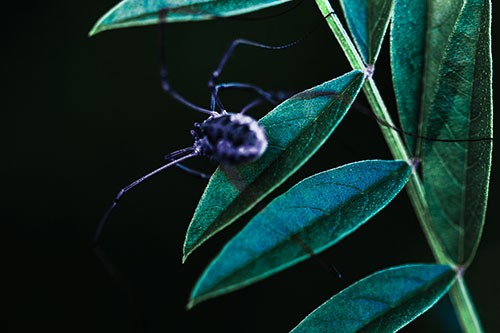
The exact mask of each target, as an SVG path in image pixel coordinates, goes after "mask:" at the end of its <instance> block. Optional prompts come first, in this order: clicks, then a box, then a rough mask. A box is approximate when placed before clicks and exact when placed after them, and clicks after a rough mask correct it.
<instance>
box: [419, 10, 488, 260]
mask: <svg viewBox="0 0 500 333" xmlns="http://www.w3.org/2000/svg"><path fill="white" fill-rule="evenodd" d="M490 27H491V3H490V2H489V1H487V0H469V1H467V2H466V3H465V5H464V8H463V9H462V12H461V14H460V16H459V18H458V21H457V24H456V27H455V29H454V31H453V33H452V35H451V37H450V40H449V43H448V47H447V49H446V52H445V55H444V58H443V61H442V65H441V67H440V70H439V81H438V84H437V89H436V94H435V97H434V99H433V102H432V104H431V106H430V108H429V113H428V117H427V118H426V121H425V122H424V123H423V126H422V131H423V132H422V133H423V135H425V136H427V137H432V138H440V139H450V138H451V139H464V138H491V137H493V108H492V90H491V88H492V86H491V82H492V81H491V80H492V77H491V71H492V69H491V34H490ZM421 147H422V150H421V158H422V161H423V162H422V174H423V182H424V188H425V193H426V198H427V201H428V205H429V209H430V213H431V220H432V223H433V227H434V229H435V232H436V233H437V235H438V237H439V239H440V241H441V243H442V245H443V246H444V248H445V250H446V251H447V254H448V256H449V257H450V259H451V260H452V261H453V262H454V263H456V264H458V265H468V264H469V263H470V262H471V260H472V257H473V256H474V253H475V251H476V248H477V246H478V243H479V240H480V237H481V233H482V229H483V225H484V219H485V214H486V205H487V199H488V187H489V178H490V170H491V156H492V149H493V141H491V140H489V141H478V142H454V143H448V142H436V141H422V143H421Z"/></svg>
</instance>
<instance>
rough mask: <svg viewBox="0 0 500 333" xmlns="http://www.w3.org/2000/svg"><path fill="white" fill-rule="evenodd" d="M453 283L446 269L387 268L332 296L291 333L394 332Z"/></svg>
mask: <svg viewBox="0 0 500 333" xmlns="http://www.w3.org/2000/svg"><path fill="white" fill-rule="evenodd" d="M454 281H455V272H454V271H453V270H452V269H451V267H450V266H446V265H423V264H418V265H405V266H399V267H394V268H389V269H386V270H383V271H380V272H377V273H375V274H373V275H370V276H369V277H367V278H365V279H363V280H361V281H359V282H357V283H355V284H353V285H352V286H350V287H348V288H347V289H344V290H343V291H341V292H340V293H338V294H337V295H335V296H333V297H332V298H330V299H329V300H328V301H326V302H325V303H323V304H322V305H321V306H320V307H318V308H317V309H316V310H314V311H313V312H312V313H311V314H309V315H308V316H307V317H306V318H305V319H304V320H303V321H302V322H301V323H300V324H299V325H298V326H297V327H296V328H294V329H293V330H292V332H294V333H298V332H361V331H362V332H395V331H397V330H399V329H400V328H401V327H403V326H405V325H407V324H408V323H409V322H411V321H412V320H414V319H415V318H416V317H418V316H419V315H421V314H422V313H424V312H425V311H427V310H428V309H429V308H430V307H431V306H433V305H434V304H435V303H436V302H437V301H438V300H439V299H440V298H441V297H442V296H443V295H444V294H445V293H446V292H447V291H448V289H449V288H450V286H451V285H452V283H453V282H454Z"/></svg>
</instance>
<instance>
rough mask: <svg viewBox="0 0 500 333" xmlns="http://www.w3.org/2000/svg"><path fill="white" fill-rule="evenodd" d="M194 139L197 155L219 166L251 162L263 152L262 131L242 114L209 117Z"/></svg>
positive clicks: (264, 138) (195, 133)
mask: <svg viewBox="0 0 500 333" xmlns="http://www.w3.org/2000/svg"><path fill="white" fill-rule="evenodd" d="M194 135H195V146H196V147H197V148H198V149H199V150H200V153H201V155H204V156H207V157H210V158H212V159H214V160H216V161H217V162H219V163H221V164H232V165H236V164H242V163H248V162H252V161H254V160H256V159H257V158H259V157H260V156H261V155H262V154H263V153H264V151H265V150H266V148H267V138H266V134H265V131H264V128H263V127H262V126H260V125H259V123H258V122H257V121H256V120H255V119H253V118H251V117H249V116H245V115H244V114H229V113H226V114H222V115H219V116H212V117H210V118H208V119H207V120H205V121H204V122H203V123H202V124H201V125H198V126H197V130H195V132H194Z"/></svg>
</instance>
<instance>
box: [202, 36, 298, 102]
mask: <svg viewBox="0 0 500 333" xmlns="http://www.w3.org/2000/svg"><path fill="white" fill-rule="evenodd" d="M302 39H303V38H300V39H298V40H296V41H293V42H291V43H288V44H285V45H280V46H270V45H265V44H261V43H256V42H252V41H250V40H246V39H235V40H234V41H233V42H232V43H231V45H230V46H229V47H228V48H227V50H226V52H225V53H224V55H223V56H222V59H221V60H220V62H219V65H218V66H217V68H216V69H215V70H214V71H213V72H212V75H211V76H210V79H209V80H208V87H209V89H210V94H211V97H212V100H213V101H214V103H215V104H216V105H217V106H218V107H219V108H220V109H221V110H224V106H223V105H222V103H221V101H220V99H219V97H218V96H217V88H216V81H217V79H218V78H219V76H220V74H221V72H222V69H223V68H224V66H225V65H226V63H227V61H228V60H229V57H230V56H231V55H232V54H233V52H234V50H235V49H236V47H237V46H238V45H248V46H253V47H258V48H262V49H267V50H281V49H285V48H287V47H290V46H294V45H296V44H297V43H299V42H300V41H302Z"/></svg>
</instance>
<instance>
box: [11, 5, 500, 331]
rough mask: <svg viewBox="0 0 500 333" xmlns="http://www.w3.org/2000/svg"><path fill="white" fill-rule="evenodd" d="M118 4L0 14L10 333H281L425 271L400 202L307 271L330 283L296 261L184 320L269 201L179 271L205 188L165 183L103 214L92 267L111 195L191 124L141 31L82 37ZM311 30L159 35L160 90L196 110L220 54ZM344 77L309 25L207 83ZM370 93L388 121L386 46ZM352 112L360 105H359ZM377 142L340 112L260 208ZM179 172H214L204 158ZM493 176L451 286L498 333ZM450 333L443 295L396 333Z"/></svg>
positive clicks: (236, 24) (453, 327) (322, 33)
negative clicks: (358, 288) (370, 282)
mask: <svg viewBox="0 0 500 333" xmlns="http://www.w3.org/2000/svg"><path fill="white" fill-rule="evenodd" d="M115 3H116V1H115V0H101V1H92V2H89V1H44V2H33V4H31V5H30V6H24V7H23V8H20V9H19V10H12V11H10V12H8V13H6V14H5V16H6V21H5V23H6V24H7V26H6V28H5V29H4V44H5V42H6V44H7V47H6V48H5V50H4V54H6V55H7V57H8V58H7V61H6V62H5V63H4V68H6V71H5V72H6V75H7V76H6V77H4V82H6V83H7V85H8V89H7V93H8V94H7V95H8V96H7V101H8V104H7V109H6V110H4V112H3V119H4V127H6V131H5V133H7V139H6V142H7V146H8V147H7V148H6V151H5V155H4V156H9V155H11V154H10V153H11V151H10V149H11V147H12V146H13V147H14V152H13V154H12V155H13V157H12V158H4V159H3V166H4V167H6V169H7V171H6V172H5V173H4V176H3V178H4V179H3V187H4V188H5V189H6V191H5V192H4V196H5V197H4V202H5V203H6V205H5V208H4V209H2V220H3V223H2V225H3V226H4V228H5V229H6V232H4V233H2V234H3V235H4V241H3V242H2V243H3V245H4V246H5V250H4V251H3V255H4V262H5V263H6V269H4V271H3V275H5V276H6V277H7V278H8V280H7V282H5V283H4V284H3V289H5V293H6V294H7V296H8V297H7V299H5V297H4V302H5V303H6V304H5V305H6V306H7V308H8V309H9V312H7V320H8V325H9V328H10V330H11V331H12V332H23V331H41V330H42V329H50V330H51V331H54V332H57V331H64V332H79V331H82V332H128V331H131V332H135V331H147V332H157V331H163V332H165V331H168V332H195V331H197V330H206V331H210V330H214V331H218V332H240V331H241V332H256V331H259V332H275V331H277V332H284V331H288V330H290V329H292V328H293V327H295V325H296V324H297V323H298V322H299V321H300V320H301V319H302V318H303V317H305V316H306V315H307V314H308V313H309V312H311V311H312V310H313V309H314V308H316V307H317V306H319V305H320V304H321V303H323V302H324V301H325V300H327V299H328V298H329V297H331V296H332V295H333V294H335V293H337V292H338V291H340V290H341V289H343V288H345V287H347V286H348V285H350V284H352V283H354V282H355V281H357V280H359V279H360V278H363V277H365V276H367V275H369V274H371V273H373V272H375V271H377V270H380V269H383V268H386V267H390V266H394V265H400V264H404V263H414V262H432V261H433V258H432V255H431V252H430V250H429V248H428V246H427V243H426V240H425V238H424V235H423V233H422V231H421V230H420V227H419V224H418V222H417V220H416V218H415V217H414V213H413V211H412V207H411V205H410V203H409V200H408V198H407V195H406V193H404V191H403V192H401V194H399V195H398V197H397V198H396V199H395V200H394V201H393V202H392V203H391V204H390V205H389V206H388V207H387V208H385V209H384V210H383V211H382V212H381V213H379V214H378V215H377V216H376V217H374V218H373V219H372V220H371V221H370V222H369V223H367V224H366V225H365V226H363V227H362V228H361V229H359V230H358V231H357V232H356V233H354V234H352V235H350V236H349V237H347V238H346V239H345V240H343V241H342V242H341V243H339V244H338V245H336V246H334V247H332V248H330V249H329V250H327V251H325V252H324V253H323V254H322V255H321V258H322V259H323V260H325V261H326V262H331V263H334V264H335V265H336V266H337V267H338V269H339V270H341V272H342V274H343V278H342V279H338V278H336V277H335V276H334V275H333V274H332V273H330V272H326V271H325V270H323V268H322V267H321V266H320V265H318V264H317V262H315V261H314V260H308V261H307V262H304V263H301V264H299V265H296V266H295V267H293V268H290V269H288V270H286V271H284V272H281V273H279V274H277V275H274V276H273V277H271V278H268V279H267V280H265V281H262V282H259V283H257V284H255V285H252V286H249V287H246V288H244V289H242V290H239V291H236V292H234V293H231V294H228V295H225V296H223V297H220V298H216V299H213V300H209V301H206V302H203V303H201V304H199V305H198V306H196V307H195V308H194V309H192V310H190V311H186V310H185V305H186V303H187V299H188V296H189V293H190V291H191V288H192V286H193V285H194V284H195V282H196V280H197V278H198V277H199V276H200V274H201V272H202V271H203V269H204V268H205V267H206V265H207V264H208V263H209V262H210V260H211V258H213V257H214V256H215V255H216V254H217V253H218V251H219V250H220V249H221V247H222V246H223V244H225V242H227V241H228V240H229V239H230V238H231V237H232V235H234V234H235V233H236V232H237V231H238V230H240V229H241V227H242V226H243V225H244V224H245V223H246V222H247V221H248V220H249V218H250V217H251V216H253V215H254V214H255V212H256V211H258V210H259V209H261V208H262V207H264V205H265V203H268V202H269V201H270V199H271V198H272V197H270V198H268V199H266V200H265V202H264V203H262V204H260V205H258V207H256V209H254V210H253V211H252V212H251V213H249V214H247V215H245V216H244V217H243V218H241V219H240V220H238V221H237V222H235V223H234V224H233V225H231V226H230V227H228V228H226V229H225V230H224V231H222V232H220V233H219V234H217V235H216V236H215V237H214V238H212V239H211V240H209V241H208V242H207V243H205V244H204V245H203V246H202V247H201V248H199V249H198V250H197V251H195V252H194V253H193V254H192V256H191V257H190V258H189V259H188V261H187V262H186V263H185V264H184V265H182V264H181V255H182V244H183V240H184V234H185V231H186V229H187V226H188V224H189V221H190V219H191V217H192V213H193V211H194V209H195V207H196V205H197V203H198V200H199V197H200V196H201V194H202V192H203V189H204V187H205V182H204V181H202V180H198V179H195V178H192V177H189V176H188V175H185V174H184V173H182V172H180V171H179V170H176V169H172V170H168V171H166V172H164V173H163V174H160V175H158V176H156V177H155V178H154V179H151V180H150V181H147V182H145V183H143V184H141V185H140V186H139V187H137V188H136V189H134V190H133V191H132V192H130V193H129V194H127V196H126V197H125V198H124V199H123V201H122V203H121V205H120V206H119V207H118V208H117V209H116V210H115V211H114V212H113V214H112V216H111V218H110V220H109V222H108V224H107V225H106V227H105V229H104V232H103V235H102V239H101V243H100V245H101V249H102V256H105V257H107V258H108V259H109V261H111V262H112V264H113V266H114V272H112V273H111V274H110V272H109V271H108V270H107V269H106V267H105V265H103V263H102V261H101V260H100V259H99V258H98V256H97V255H96V254H95V252H94V251H93V250H92V248H91V247H90V238H91V236H92V234H93V232H94V230H95V228H96V226H97V223H98V221H99V219H100V217H101V216H102V214H103V213H104V211H105V210H106V208H107V207H108V205H109V204H110V202H111V201H112V199H113V197H114V195H115V194H116V192H117V191H118V190H119V189H120V188H122V187H123V186H125V185H127V184H128V183H130V182H131V181H132V180H134V179H136V178H138V177H140V176H142V175H143V174H145V173H146V172H149V171H150V170H152V169H154V168H156V167H158V166H159V165H161V164H162V162H163V156H164V154H166V153H169V152H171V151H174V150H176V149H179V148H183V147H187V146H190V145H191V144H192V138H191V136H190V135H189V130H190V129H191V127H192V124H193V123H194V122H195V121H202V120H203V119H204V116H203V115H202V114H199V113H197V112H195V111H191V110H189V109H186V108H185V107H184V106H182V105H180V104H178V103H177V102H175V101H173V100H172V99H171V98H170V97H169V96H168V95H167V94H165V93H162V92H161V90H160V86H159V77H158V49H157V45H156V42H157V40H156V38H157V37H156V28H155V27H143V28H131V29H123V30H116V31H111V32H105V33H102V34H99V35H97V36H95V37H93V38H90V39H89V38H88V37H87V33H88V31H89V30H90V29H91V27H92V25H93V24H94V23H95V21H96V20H97V19H98V18H99V17H100V16H101V15H102V14H104V13H105V12H106V11H107V10H108V9H110V8H111V7H112V6H113V5H114V4H115ZM334 5H335V7H336V9H337V10H338V11H339V12H340V8H339V6H338V5H337V4H336V2H335V4H334ZM283 8H285V7H281V8H274V9H270V10H266V11H262V12H259V13H255V14H253V15H252V17H259V16H261V15H269V14H273V13H277V12H280V11H282V10H283ZM320 21H321V15H320V14H319V11H318V10H317V8H316V6H315V4H314V3H313V2H309V1H306V2H305V3H304V4H302V5H301V6H300V7H299V8H298V9H296V10H294V11H293V12H291V13H289V14H287V15H285V16H281V17H278V18H274V19H270V20H264V21H255V22H251V21H240V20H217V21H210V22H197V23H177V24H171V25H168V27H167V54H168V66H169V71H170V80H171V83H172V85H173V86H174V87H175V88H176V89H177V90H178V91H180V92H181V93H182V94H184V95H185V96H186V97H187V98H188V99H189V100H191V101H194V102H195V103H197V104H200V105H203V106H208V101H209V98H208V97H209V95H208V90H207V86H206V82H207V79H208V76H209V74H210V72H211V70H213V69H214V68H215V66H216V64H217V62H218V60H219V59H220V57H221V56H222V54H223V52H224V50H225V48H226V47H227V46H228V45H229V43H230V42H231V41H232V40H233V39H235V38H238V37H242V38H247V39H251V40H255V41H260V42H263V43H268V44H271V45H281V44H285V43H288V42H290V41H292V40H295V39H297V38H299V37H300V36H302V35H303V34H304V33H305V32H307V31H309V30H311V29H312V28H313V27H314V26H316V25H317V24H318V22H320ZM493 31H495V28H494V29H493ZM349 70H350V67H349V65H348V63H347V61H346V59H345V57H344V55H343V54H342V52H341V50H340V48H339V46H338V45H337V43H336V41H335V39H334V38H333V36H332V34H331V32H330V31H329V30H328V28H327V27H326V24H324V25H323V27H322V28H320V29H319V30H318V31H317V32H316V33H314V34H313V35H312V36H311V37H310V38H308V39H307V40H306V41H304V42H303V43H300V44H299V45H297V46H295V47H293V48H289V49H285V50H282V51H265V50H259V49H252V48H248V47H246V48H245V47H242V48H241V49H238V50H237V52H236V54H235V55H234V57H232V58H231V59H230V61H229V63H228V65H227V67H226V69H225V70H224V73H223V75H222V77H221V81H243V82H253V83H256V84H259V85H260V86H262V87H263V88H265V89H275V90H276V89H282V90H302V89H305V88H309V87H312V86H314V85H317V84H319V83H321V82H324V81H326V80H329V79H331V78H334V77H337V76H339V75H342V74H344V73H345V72H347V71H349ZM375 79H376V81H377V83H378V86H379V88H380V89H381V92H382V95H383V96H384V98H385V100H386V102H387V104H388V106H389V108H390V110H392V111H394V110H395V104H394V96H393V92H392V85H391V79H390V70H389V65H388V43H387V39H386V42H385V44H384V49H383V51H382V54H381V56H380V60H379V62H378V64H377V71H376V74H375ZM222 98H223V100H224V102H225V104H226V106H227V107H234V108H236V109H237V108H238V107H239V106H241V105H243V103H244V102H245V101H248V100H249V99H250V98H251V95H250V94H248V93H236V92H225V93H223V95H222ZM359 101H360V102H361V103H363V104H364V105H367V103H366V100H365V99H364V97H363V96H362V94H360V97H359ZM269 109H270V106H269V105H265V106H263V107H261V108H259V109H256V110H254V111H252V113H251V115H253V116H254V117H255V118H259V117H261V116H262V115H264V114H265V113H266V112H267V111H269ZM394 117H395V118H396V115H394ZM12 123H14V126H13V127H12V125H11V124H12ZM5 125H6V126H5ZM377 127H378V125H377V124H376V122H375V121H373V120H372V119H371V118H369V117H366V116H364V115H363V114H361V113H360V112H357V111H356V110H351V111H350V112H349V114H348V115H347V117H346V118H345V120H344V121H343V122H342V123H341V124H340V126H339V127H338V129H337V130H336V131H335V133H334V134H333V135H332V137H331V138H330V139H329V140H328V142H327V143H326V144H325V145H324V146H323V147H322V148H321V149H320V150H319V151H318V153H317V154H316V155H315V156H314V157H313V158H312V159H311V160H310V161H309V162H308V163H307V164H306V165H305V166H303V167H302V168H301V169H300V170H299V171H298V172H297V173H296V174H295V175H294V176H293V177H291V178H290V179H289V180H288V181H287V182H286V183H285V184H284V185H283V186H281V187H280V188H279V189H278V190H277V191H276V192H275V193H274V194H273V196H275V195H276V194H279V193H282V192H283V191H285V190H286V189H288V188H289V187H290V186H291V185H293V184H295V183H296V182H297V181H299V180H301V179H303V178H304V177H307V176H310V175H312V174H314V173H316V172H319V171H323V170H326V169H330V168H333V167H336V166H339V165H342V164H344V163H348V162H353V161H357V160H362V159H370V158H383V159H390V155H389V152H388V149H387V147H386V145H385V142H384V140H383V139H382V137H381V134H380V131H379V129H378V128H377ZM12 129H14V131H13V132H14V133H12V134H11V132H12ZM11 143H13V145H12V144H11ZM494 162H495V161H494ZM189 164H190V165H192V166H195V167H198V168H200V169H203V170H207V171H209V170H211V169H214V168H215V165H213V164H211V163H210V162H208V161H207V160H204V159H201V158H200V159H198V160H193V161H191V162H190V163H189ZM497 170H498V167H497V166H496V163H495V164H494V166H493V170H492V183H491V184H492V185H491V189H490V200H489V209H488V214H487V223H486V225H485V229H484V234H483V239H482V243H481V245H480V247H479V250H478V253H477V256H476V258H475V261H474V263H473V264H472V266H471V267H470V269H469V271H468V272H467V275H466V277H467V282H468V285H469V288H470V291H471V294H472V297H473V299H474V301H475V303H476V306H477V308H478V312H479V315H480V317H481V319H482V321H483V324H484V327H485V329H486V331H488V332H494V331H499V330H500V321H499V319H498V307H497V305H498V304H497V303H498V302H497V299H498V296H500V293H499V290H500V289H499V287H498V274H499V272H500V270H499V267H498V258H499V248H500V247H499V246H498V243H497V242H498V241H499V240H500V236H499V231H500V228H499V226H498V223H497V222H498V212H499V209H500V208H499V207H498V205H497V202H498V196H499V193H498V187H497V186H495V185H494V184H496V180H497V178H498V174H497V173H496V171H497ZM5 300H6V301H5ZM457 325H458V324H457V322H456V319H455V315H454V313H453V309H452V307H451V303H450V302H449V300H448V297H444V298H443V300H442V301H440V302H439V303H438V304H437V305H436V306H435V307H434V308H433V309H431V310H430V311H428V312H427V313H425V314H424V315H423V316H421V317H420V318H418V319H417V320H416V321H414V322H413V323H411V324H410V325H409V326H407V327H406V328H405V329H404V330H403V331H406V332H422V331H427V332H431V331H439V332H447V331H450V332H452V331H457V330H459V327H458V326H457Z"/></svg>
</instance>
